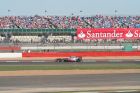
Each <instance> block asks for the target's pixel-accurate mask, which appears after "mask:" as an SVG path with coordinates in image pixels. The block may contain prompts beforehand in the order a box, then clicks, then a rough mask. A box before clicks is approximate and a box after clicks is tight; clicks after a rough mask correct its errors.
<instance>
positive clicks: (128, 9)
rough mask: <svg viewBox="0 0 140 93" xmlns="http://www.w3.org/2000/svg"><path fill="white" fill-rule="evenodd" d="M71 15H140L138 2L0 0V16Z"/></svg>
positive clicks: (113, 0) (117, 0) (104, 0)
mask: <svg viewBox="0 0 140 93" xmlns="http://www.w3.org/2000/svg"><path fill="white" fill-rule="evenodd" d="M115 10H116V12H115ZM72 14H73V15H79V16H92V15H99V14H101V15H127V16H128V15H134V16H135V15H140V0H0V16H7V15H16V16H18V15H20V16H21V15H22V16H25V15H27V16H28V15H29V16H30V15H66V16H70V15H72Z"/></svg>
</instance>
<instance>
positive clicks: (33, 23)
mask: <svg viewBox="0 0 140 93" xmlns="http://www.w3.org/2000/svg"><path fill="white" fill-rule="evenodd" d="M128 27H133V28H140V16H102V15H96V16H91V17H81V16H38V15H35V16H2V17H0V29H13V28H21V29H36V28H42V29H44V28H45V29H76V28H128Z"/></svg>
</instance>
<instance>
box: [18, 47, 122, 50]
mask: <svg viewBox="0 0 140 93" xmlns="http://www.w3.org/2000/svg"><path fill="white" fill-rule="evenodd" d="M27 49H30V50H42V49H53V50H59V49H67V50H69V49H123V46H46V47H41V46H38V47H21V50H27Z"/></svg>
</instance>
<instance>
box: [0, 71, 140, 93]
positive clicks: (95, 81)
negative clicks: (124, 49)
mask: <svg viewBox="0 0 140 93" xmlns="http://www.w3.org/2000/svg"><path fill="white" fill-rule="evenodd" d="M107 86H109V87H120V88H121V87H124V86H128V88H129V87H130V86H137V87H140V74H135V73H133V74H108V75H105V74H102V75H98V74H96V75H58V76H53V75H52V76H13V77H11V76H10V77H5V76H4V77H0V91H7V90H8V91H14V90H18V89H26V88H30V89H39V88H44V89H45V88H73V87H74V88H77V87H81V88H83V87H92V88H95V87H107ZM46 91H47V90H46ZM36 92H37V91H34V93H36ZM37 93H41V92H37ZM43 93H44V92H43ZM45 93H48V92H45Z"/></svg>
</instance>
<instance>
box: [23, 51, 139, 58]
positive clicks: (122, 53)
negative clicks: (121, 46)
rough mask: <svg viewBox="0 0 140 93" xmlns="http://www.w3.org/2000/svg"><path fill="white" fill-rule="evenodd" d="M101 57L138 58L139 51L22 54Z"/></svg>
mask: <svg viewBox="0 0 140 93" xmlns="http://www.w3.org/2000/svg"><path fill="white" fill-rule="evenodd" d="M69 56H82V57H103V56H140V51H109V52H103V51H98V52H97V51H96V52H94V51H92V52H30V53H27V52H24V53H22V57H69Z"/></svg>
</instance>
